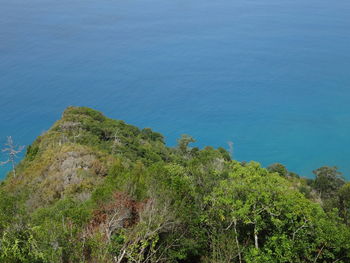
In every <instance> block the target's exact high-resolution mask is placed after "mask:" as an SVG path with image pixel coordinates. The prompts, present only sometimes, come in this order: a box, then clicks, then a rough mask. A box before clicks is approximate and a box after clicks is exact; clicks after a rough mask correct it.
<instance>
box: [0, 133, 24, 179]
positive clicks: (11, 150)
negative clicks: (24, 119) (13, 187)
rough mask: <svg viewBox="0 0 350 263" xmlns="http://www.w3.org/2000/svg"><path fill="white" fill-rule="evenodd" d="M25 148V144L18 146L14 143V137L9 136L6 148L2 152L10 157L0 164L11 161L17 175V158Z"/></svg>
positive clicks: (13, 170) (14, 174)
mask: <svg viewBox="0 0 350 263" xmlns="http://www.w3.org/2000/svg"><path fill="white" fill-rule="evenodd" d="M23 149H24V146H16V145H15V144H14V143H13V139H12V137H11V136H8V137H7V141H6V143H5V148H4V149H2V152H4V153H6V154H7V156H8V159H7V161H5V162H0V165H5V164H7V163H11V164H12V172H13V176H14V177H16V169H15V166H16V158H18V156H17V154H19V153H20V152H22V150H23Z"/></svg>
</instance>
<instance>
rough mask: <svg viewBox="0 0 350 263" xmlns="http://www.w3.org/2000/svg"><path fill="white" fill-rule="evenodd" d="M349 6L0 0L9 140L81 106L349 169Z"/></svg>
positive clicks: (248, 152)
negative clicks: (70, 107)
mask: <svg viewBox="0 0 350 263" xmlns="http://www.w3.org/2000/svg"><path fill="white" fill-rule="evenodd" d="M349 14H350V1H348V0H338V1H331V0H328V1H325V0H317V1H316V0H307V1H305V0H215V1H213V0H171V1H170V0H108V1H106V0H99V1H97V0H94V1H92V0H69V1H68V0H60V1H52V0H30V1H24V0H11V1H8V0H0V105H1V108H0V123H1V124H0V125H1V126H0V141H1V142H3V141H4V140H5V137H6V136H7V135H12V136H13V137H14V139H15V140H16V141H17V143H18V144H24V145H28V144H30V142H31V141H33V140H34V138H35V137H36V136H38V135H39V134H41V133H42V132H43V131H45V130H46V129H48V128H49V127H50V126H51V125H52V123H53V122H54V121H55V120H56V119H58V118H59V117H60V114H61V112H62V111H63V109H64V108H65V107H66V106H68V105H84V106H89V107H93V108H96V109H98V110H101V111H103V112H104V113H105V114H106V115H108V116H110V117H113V118H117V119H123V120H125V121H127V122H129V123H132V124H135V125H138V126H140V127H152V128H154V129H155V130H157V131H159V132H162V133H163V134H165V136H166V138H167V142H168V144H169V145H174V144H175V143H176V138H177V137H179V135H180V134H182V133H188V134H191V135H192V136H194V137H195V138H196V139H197V140H198V144H197V145H198V146H204V145H214V146H224V147H227V142H228V141H233V142H234V146H235V149H234V157H235V158H237V159H239V160H247V161H248V160H257V161H260V162H261V163H262V164H263V165H268V164H270V163H273V162H281V163H284V164H285V165H287V167H288V168H289V169H291V170H294V171H295V172H298V173H300V174H302V175H305V176H310V175H311V171H312V170H313V169H315V168H317V167H320V166H322V165H337V166H339V167H340V168H341V170H342V171H343V172H344V173H345V175H346V174H347V175H350V162H349V158H350V139H349V134H350V106H349V100H350V15H349ZM0 157H1V158H2V159H4V158H5V156H0ZM6 169H8V167H6V168H2V169H1V170H0V177H1V174H4V173H5V171H6Z"/></svg>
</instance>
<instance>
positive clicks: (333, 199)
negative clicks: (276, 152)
mask: <svg viewBox="0 0 350 263" xmlns="http://www.w3.org/2000/svg"><path fill="white" fill-rule="evenodd" d="M192 142H194V139H193V138H192V137H190V136H188V135H183V136H181V137H180V139H179V140H178V145H177V146H176V147H172V148H171V147H167V146H166V144H165V142H164V137H163V136H162V135H161V134H159V133H157V132H154V131H152V130H151V129H148V128H145V129H142V130H140V129H138V128H137V127H134V126H131V125H128V124H126V123H124V122H123V121H117V120H112V119H109V118H107V117H105V116H104V115H102V114H101V113H100V112H97V111H95V110H92V109H89V108H84V107H69V108H67V109H66V110H65V112H64V113H63V115H62V118H61V119H60V120H59V121H57V122H56V123H55V124H54V125H53V127H52V128H51V129H50V130H49V131H47V132H46V133H44V134H43V135H41V136H40V137H38V138H37V139H36V140H35V141H34V142H33V144H32V145H31V146H29V147H27V150H26V155H25V158H24V159H23V160H22V161H21V162H20V163H19V164H18V165H17V166H16V168H15V172H14V171H12V172H10V173H9V174H8V176H7V178H6V179H5V180H4V181H3V182H2V183H1V186H0V262H3V263H12V262H14V263H17V262H18V263H22V262H26V263H43V262H48V263H56V262H60V263H61V262H62V263H71V262H72V263H73V262H79V263H82V262H86V263H87V262H89V263H95V262H97V263H99V262H101V263H105V262H106V263H107V262H118V263H125V262H135V263H136V262H179V263H180V262H183V263H185V262H187V263H195V262H202V263H209V262H213V263H229V262H237V263H243V262H244V263H267V262H271V263H272V262H273V263H274V262H276V263H277V262H278V263H282V262H291V263H298V262H300V263H301V262H305V263H309V262H310V263H315V262H320V263H321V262H322V263H335V262H337V263H341V262H342V263H347V262H350V228H349V224H350V214H349V212H350V184H349V183H346V182H345V180H344V179H343V177H342V176H341V175H340V173H339V172H338V171H337V169H336V168H335V167H321V168H318V169H315V171H314V174H315V179H306V178H303V177H300V176H299V175H297V174H295V173H292V172H290V171H288V170H287V169H286V168H285V167H284V166H283V165H281V164H273V165H271V166H269V167H268V168H267V169H265V168H263V167H261V166H260V164H259V163H256V162H238V161H235V160H232V159H231V155H230V153H229V152H228V151H226V150H225V149H224V148H218V149H214V148H213V147H210V146H209V147H206V148H204V149H199V148H196V147H194V148H193V147H191V143H192ZM295 158H297V156H295ZM315 168H316V167H315Z"/></svg>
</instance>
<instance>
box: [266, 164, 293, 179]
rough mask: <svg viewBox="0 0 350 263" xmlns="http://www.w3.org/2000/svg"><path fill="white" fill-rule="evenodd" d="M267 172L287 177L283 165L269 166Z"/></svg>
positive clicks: (286, 171)
mask: <svg viewBox="0 0 350 263" xmlns="http://www.w3.org/2000/svg"><path fill="white" fill-rule="evenodd" d="M267 170H268V171H269V172H270V173H278V174H279V175H280V176H283V177H285V176H287V175H288V170H287V168H286V167H285V166H284V165H283V164H280V163H274V164H271V165H270V166H268V167H267Z"/></svg>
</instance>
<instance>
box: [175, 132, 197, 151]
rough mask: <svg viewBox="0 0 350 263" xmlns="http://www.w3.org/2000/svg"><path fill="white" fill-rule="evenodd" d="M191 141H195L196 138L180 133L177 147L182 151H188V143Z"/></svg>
mask: <svg viewBox="0 0 350 263" xmlns="http://www.w3.org/2000/svg"><path fill="white" fill-rule="evenodd" d="M192 142H196V140H195V139H194V138H193V137H192V136H190V135H187V134H182V135H181V138H180V139H178V140H177V143H178V148H179V149H180V151H181V152H182V153H187V151H188V145H189V144H190V143H192Z"/></svg>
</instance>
